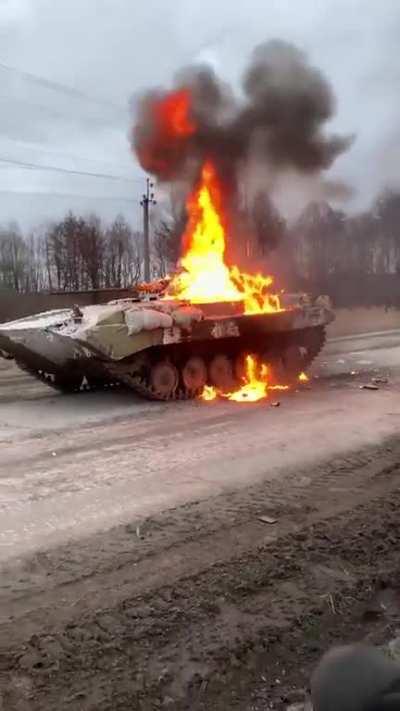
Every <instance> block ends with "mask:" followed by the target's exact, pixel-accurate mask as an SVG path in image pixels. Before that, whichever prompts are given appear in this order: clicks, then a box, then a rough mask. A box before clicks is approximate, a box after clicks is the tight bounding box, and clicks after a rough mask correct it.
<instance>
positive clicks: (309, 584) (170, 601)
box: [0, 440, 400, 711]
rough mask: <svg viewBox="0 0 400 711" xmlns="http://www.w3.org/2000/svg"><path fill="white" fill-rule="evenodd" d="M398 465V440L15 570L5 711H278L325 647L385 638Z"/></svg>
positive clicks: (2, 667)
mask: <svg viewBox="0 0 400 711" xmlns="http://www.w3.org/2000/svg"><path fill="white" fill-rule="evenodd" d="M399 472H400V443H399V442H398V441H395V440H392V441H389V442H387V443H386V444H385V445H382V446H381V447H378V448H374V449H370V450H369V451H367V452H365V451H363V452H357V453H354V454H352V455H349V456H347V457H345V458H341V459H335V460H332V461H330V462H326V463H325V464H321V465H320V466H318V467H314V468H310V469H307V470H304V471H299V470H296V471H291V472H288V474H287V476H286V477H285V479H284V481H283V480H280V479H279V480H274V481H273V482H268V484H266V483H264V484H260V485H256V486H253V487H249V488H248V489H247V490H242V491H240V492H230V493H225V494H222V495H220V496H216V497H213V498H211V499H208V500H206V501H201V502H195V503H192V504H188V505H186V506H182V507H180V508H177V509H174V510H171V511H168V512H165V513H164V514H162V515H160V516H158V517H156V518H153V519H149V520H147V521H146V523H145V524H144V525H143V526H141V527H136V526H129V525H128V526H121V527H119V528H116V529H114V530H113V531H111V532H108V533H102V534H98V535H96V536H94V537H92V538H91V539H87V540H85V541H81V542H79V543H74V544H71V545H69V546H65V547H64V548H58V549H54V550H53V551H49V552H48V553H40V554H37V555H36V556H34V557H33V558H30V559H29V560H24V561H20V562H18V564H16V563H12V564H11V563H10V564H9V565H8V567H7V568H4V569H3V570H2V571H1V587H0V609H1V617H0V689H1V694H2V702H3V708H4V709H5V710H6V711H13V710H14V709H15V710H18V711H25V709H26V710H27V711H28V709H29V711H50V709H51V710H52V711H54V709H55V708H57V709H58V710H59V711H63V710H64V709H78V710H79V711H111V710H112V711H119V710H121V711H125V710H128V709H130V710H131V709H135V710H136V709H139V710H143V711H145V710H146V711H147V710H148V709H158V708H171V709H176V710H177V711H179V710H181V709H199V710H200V709H201V710H203V711H205V710H207V711H222V710H224V711H226V709H228V708H229V709H230V710H231V711H232V710H233V711H235V710H236V711H239V710H240V711H250V709H253V710H260V711H261V709H265V707H266V702H268V703H269V704H272V707H273V708H281V707H284V706H285V705H286V704H287V703H288V702H289V701H290V700H292V699H293V698H294V697H295V696H296V694H297V690H298V688H299V687H302V686H304V685H305V684H306V683H307V678H308V673H309V669H310V667H311V665H312V664H313V663H314V661H315V660H316V659H317V657H318V656H319V654H320V653H321V652H322V651H323V650H324V649H325V648H326V646H327V645H329V644H330V643H331V642H332V641H333V640H335V639H337V638H338V639H339V640H340V641H343V640H344V639H346V638H349V637H354V636H358V637H361V636H364V635H365V634H366V633H367V632H368V633H374V634H375V635H376V636H377V638H378V637H379V635H380V634H381V633H382V621H379V614H380V613H379V610H378V612H377V614H376V615H375V616H374V615H372V616H371V615H369V614H366V612H367V611H368V610H369V609H370V607H371V604H370V601H371V599H372V598H373V596H374V594H375V590H376V589H377V587H382V586H385V585H388V584H389V585H390V586H393V585H396V584H397V582H398V577H399V573H400V563H399V556H398V550H399V544H400V528H399V526H398V510H399V505H400V484H399ZM263 516H268V517H269V522H268V521H267V520H266V519H264V520H260V517H263ZM273 521H275V522H273ZM396 614H397V612H396V611H394V612H393V615H392V617H391V618H390V619H389V618H387V619H385V622H384V625H383V627H385V633H386V632H387V629H388V628H389V627H390V626H391V625H393V626H394V625H395V624H398V617H397V618H396ZM379 622H380V625H379V624H378V623H379Z"/></svg>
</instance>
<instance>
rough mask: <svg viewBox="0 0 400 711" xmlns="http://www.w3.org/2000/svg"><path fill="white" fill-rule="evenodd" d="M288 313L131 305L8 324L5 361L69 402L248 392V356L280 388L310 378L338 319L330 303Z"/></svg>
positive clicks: (303, 303) (302, 305)
mask: <svg viewBox="0 0 400 711" xmlns="http://www.w3.org/2000/svg"><path fill="white" fill-rule="evenodd" d="M285 301H286V304H287V306H286V307H285V308H284V309H282V310H281V311H277V312H271V313H262V314H255V315H245V314H244V313H243V310H242V308H243V307H242V304H241V302H239V303H237V302H233V303H215V304H196V305H195V306H193V305H189V304H185V303H182V302H176V301H173V300H171V301H169V300H165V299H163V300H158V301H156V300H155V301H141V302H138V301H137V300H130V299H126V300H121V301H116V302H110V303H109V304H107V305H102V306H87V307H85V308H83V309H82V310H80V309H79V308H78V307H75V308H74V309H71V310H70V309H63V310H61V311H52V312H46V313H44V314H38V315H36V316H32V317H29V318H25V319H19V320H17V321H14V322H9V323H5V324H0V352H1V351H3V352H4V354H6V355H7V356H12V357H14V358H15V360H16V362H17V364H18V365H19V366H20V367H21V368H23V369H24V370H27V371H28V372H29V373H31V374H32V375H34V376H35V377H37V378H40V379H41V380H43V381H45V382H46V383H48V384H49V385H51V386H53V387H55V388H58V389H60V390H62V391H65V392H74V391H79V390H80V389H82V388H83V387H85V388H97V387H106V386H111V385H115V384H117V383H122V384H125V385H127V386H128V387H130V388H132V389H133V390H135V391H136V392H137V393H139V394H140V395H142V396H144V397H147V398H151V399H157V400H169V399H182V398H184V399H185V398H193V397H196V396H197V395H198V394H199V393H200V392H201V390H202V389H203V387H204V385H206V384H212V385H215V386H216V387H218V388H220V389H222V390H228V389H231V388H232V387H233V386H234V384H235V382H240V378H241V376H242V374H243V363H244V358H245V355H246V354H248V353H252V354H255V355H257V356H258V357H259V358H260V359H262V360H263V361H264V362H267V363H269V364H270V365H271V366H272V371H273V372H274V373H275V375H276V377H277V378H278V379H286V380H288V379H290V378H291V377H294V376H297V375H298V373H299V372H301V371H302V370H305V369H306V368H307V367H308V366H309V365H310V363H311V361H312V360H313V359H314V358H315V356H316V355H317V354H318V353H319V351H320V350H321V348H322V347H323V345H324V341H325V327H326V325H327V324H328V323H330V321H332V320H333V318H334V315H333V313H332V311H331V309H330V308H329V306H328V305H327V303H326V302H324V301H321V299H320V300H317V301H316V302H314V303H312V302H311V301H310V300H308V299H305V298H304V297H294V296H292V297H290V296H287V297H285Z"/></svg>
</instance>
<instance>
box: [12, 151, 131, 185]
mask: <svg viewBox="0 0 400 711" xmlns="http://www.w3.org/2000/svg"><path fill="white" fill-rule="evenodd" d="M0 162H1V163H6V164H9V165H16V166H19V167H21V168H26V169H29V170H40V171H51V172H56V173H67V174H69V175H84V176H86V177H89V178H102V179H105V180H117V181H122V182H125V183H141V182H142V181H141V180H140V179H139V178H125V177H124V176H122V175H111V174H108V173H90V172H87V171H83V170H70V169H69V168H61V167H59V166H55V165H40V164H39V163H28V162H24V161H19V160H13V159H11V158H2V157H0Z"/></svg>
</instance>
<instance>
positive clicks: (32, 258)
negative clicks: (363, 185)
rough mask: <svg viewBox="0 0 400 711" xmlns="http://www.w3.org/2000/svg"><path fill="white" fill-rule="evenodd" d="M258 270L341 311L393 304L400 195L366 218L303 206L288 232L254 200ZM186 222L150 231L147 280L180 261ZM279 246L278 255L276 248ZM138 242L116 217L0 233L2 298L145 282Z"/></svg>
mask: <svg viewBox="0 0 400 711" xmlns="http://www.w3.org/2000/svg"><path fill="white" fill-rule="evenodd" d="M252 215H253V239H252V240H251V241H250V246H251V250H252V253H253V258H254V260H255V263H258V265H259V268H260V269H264V268H268V266H270V267H271V269H270V271H274V272H275V274H276V283H277V285H278V286H279V285H280V281H282V279H283V274H284V272H286V273H290V279H289V280H288V282H287V283H285V284H284V286H285V287H289V288H292V289H295V288H300V287H301V288H303V289H305V290H315V291H318V292H319V293H328V294H330V295H331V296H332V297H333V299H334V301H335V302H336V303H338V304H341V305H346V303H347V302H349V304H350V303H351V304H353V303H360V304H363V303H370V304H385V305H388V306H390V305H397V306H400V193H397V192H393V191H386V192H384V193H382V194H381V195H380V197H379V198H378V199H377V200H376V201H375V202H374V204H373V205H372V207H371V208H370V210H368V211H365V212H364V213H361V214H358V215H356V216H348V215H346V213H345V212H343V211H341V210H337V209H334V208H333V207H331V206H330V205H329V204H328V203H326V202H318V203H317V202H314V203H310V204H309V205H308V207H307V208H306V209H305V210H304V211H303V213H302V214H301V215H300V217H299V218H298V219H297V220H296V222H294V223H293V224H290V225H288V224H287V223H286V222H285V220H284V219H283V218H282V217H281V215H280V214H279V213H278V212H277V210H276V208H275V207H274V206H273V204H272V203H271V202H270V201H269V200H268V199H267V198H266V196H265V194H261V195H260V197H259V198H258V200H257V201H256V204H255V206H253V208H252ZM184 224H185V215H184V214H183V213H182V212H180V211H177V212H176V213H175V214H172V215H171V217H170V219H167V218H162V219H158V220H157V221H155V222H154V223H153V229H152V276H153V277H158V276H162V277H163V276H165V275H166V274H167V273H168V271H170V270H171V269H172V268H174V267H175V265H176V262H177V260H178V259H179V256H180V246H181V234H182V231H183V227H184ZM277 245H278V247H277ZM142 267H143V264H142V235H141V233H140V232H134V231H133V230H132V228H131V227H130V226H129V224H128V222H127V221H126V220H125V219H124V218H123V217H122V216H119V217H117V218H116V219H115V220H114V222H113V223H111V224H104V223H102V222H101V221H100V219H99V218H98V217H97V216H96V215H91V216H89V217H82V216H78V215H75V214H73V213H68V214H67V215H66V216H65V218H64V219H63V220H61V221H59V222H54V223H51V224H48V225H47V226H46V227H45V228H42V229H36V230H34V231H33V232H32V233H28V234H23V233H22V231H21V230H20V228H19V227H18V225H17V224H16V223H11V224H8V225H3V226H0V290H1V289H2V290H7V291H15V292H36V291H46V290H61V291H74V290H82V289H83V290H86V289H98V288H119V287H122V288H126V287H130V286H132V285H134V284H135V283H136V282H138V281H139V280H140V279H141V278H142Z"/></svg>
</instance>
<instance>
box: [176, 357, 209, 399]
mask: <svg viewBox="0 0 400 711" xmlns="http://www.w3.org/2000/svg"><path fill="white" fill-rule="evenodd" d="M182 381H183V384H184V386H185V389H186V390H187V391H188V392H189V393H197V392H200V391H201V390H202V389H203V388H204V386H205V384H206V382H207V368H206V364H205V362H204V360H203V358H200V357H199V356H192V357H191V358H189V359H188V360H187V361H186V363H185V365H184V366H183V368H182Z"/></svg>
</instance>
